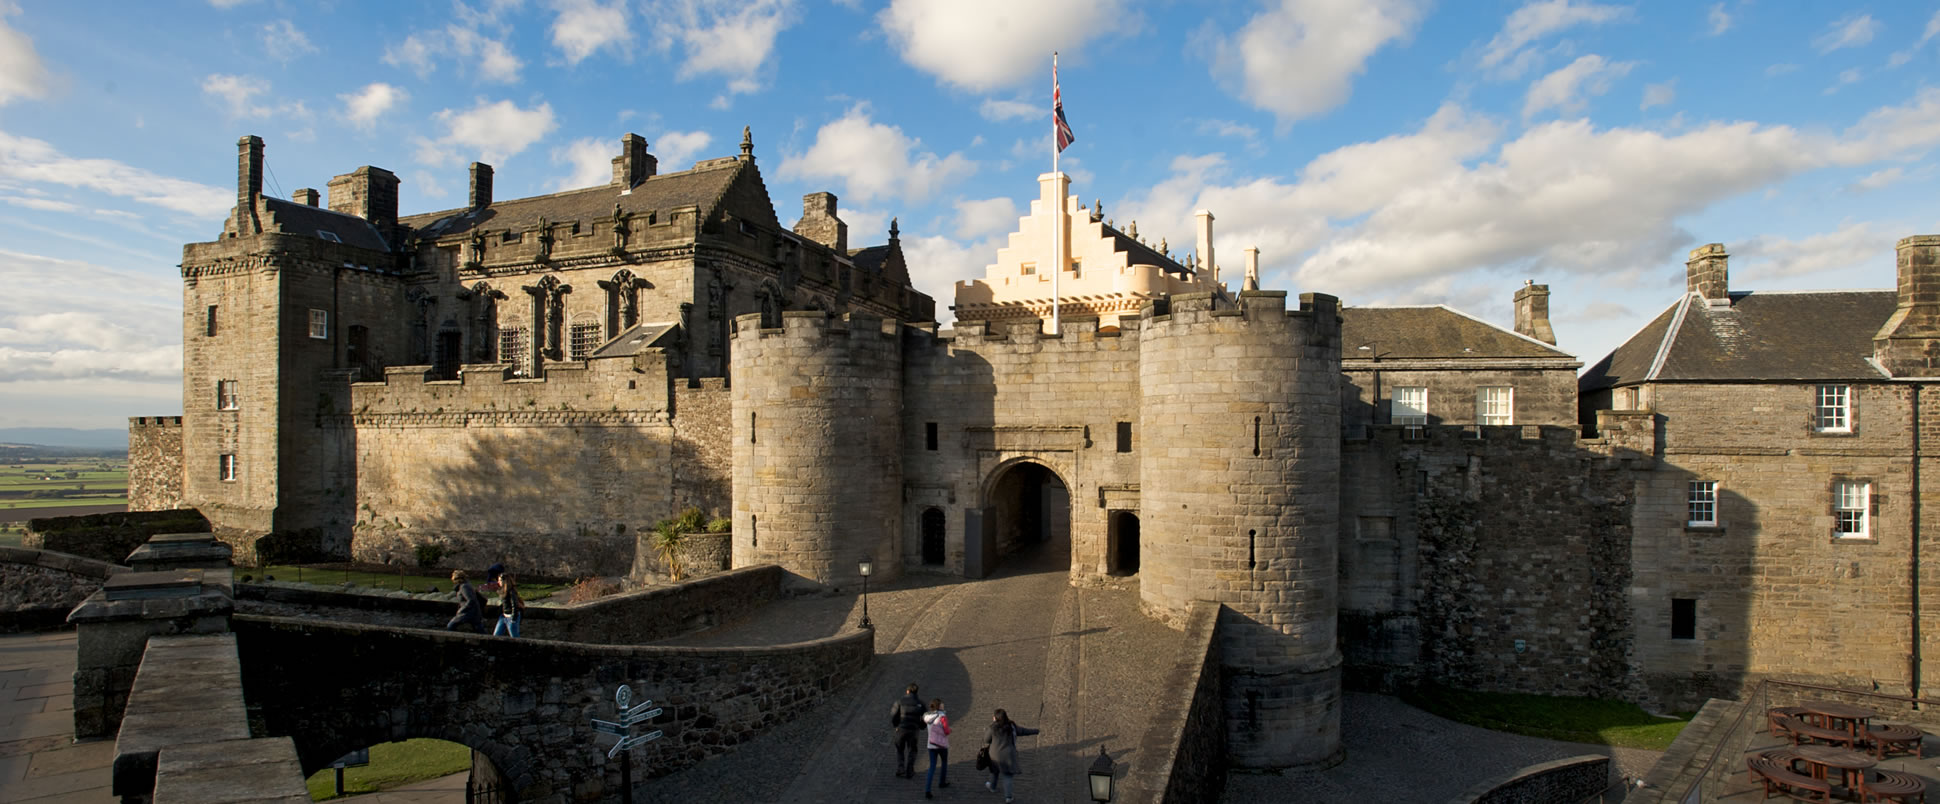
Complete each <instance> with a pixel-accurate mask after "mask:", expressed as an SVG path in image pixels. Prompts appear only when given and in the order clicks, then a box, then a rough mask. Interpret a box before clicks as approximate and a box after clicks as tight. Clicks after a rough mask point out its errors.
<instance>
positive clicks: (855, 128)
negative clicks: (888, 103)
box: [780, 105, 977, 202]
mask: <svg viewBox="0 0 1940 804" xmlns="http://www.w3.org/2000/svg"><path fill="white" fill-rule="evenodd" d="M921 145H922V142H921V141H920V140H917V139H914V138H912V137H909V136H908V135H905V134H904V133H903V130H902V129H901V128H898V127H895V126H888V125H883V124H881V123H877V122H874V121H872V120H870V119H869V109H868V107H867V106H866V105H857V106H856V107H855V108H852V109H850V110H849V113H848V114H846V115H844V116H843V117H842V118H841V119H839V120H836V121H834V122H832V123H829V124H827V125H824V126H822V128H821V129H820V130H818V131H816V132H815V144H814V145H811V146H809V149H808V151H807V152H805V153H802V154H798V155H784V156H783V158H782V162H781V173H780V175H781V176H783V177H787V178H794V179H840V180H842V182H843V183H844V187H845V189H844V191H843V195H844V196H845V197H853V198H854V199H855V200H856V201H864V202H866V201H869V200H871V199H874V198H902V199H906V200H911V201H921V200H923V199H925V198H928V197H930V196H931V195H934V194H935V193H936V191H938V190H940V189H942V188H943V187H944V186H946V185H948V184H950V183H952V182H955V181H957V180H959V179H962V178H964V177H967V176H969V175H970V174H972V173H975V172H976V170H977V163H976V162H974V161H972V160H970V159H969V158H967V157H965V156H964V155H963V153H962V152H960V151H957V152H951V153H950V154H949V155H948V156H942V157H939V156H937V155H936V154H934V153H931V152H928V151H921V152H916V151H917V149H918V148H919V147H921ZM912 152H915V153H912Z"/></svg>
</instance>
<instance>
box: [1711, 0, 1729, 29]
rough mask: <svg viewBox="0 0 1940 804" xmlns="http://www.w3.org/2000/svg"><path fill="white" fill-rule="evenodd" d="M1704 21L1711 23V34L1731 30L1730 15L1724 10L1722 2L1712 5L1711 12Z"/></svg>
mask: <svg viewBox="0 0 1940 804" xmlns="http://www.w3.org/2000/svg"><path fill="white" fill-rule="evenodd" d="M1705 21H1706V22H1708V23H1710V25H1711V35H1712V36H1717V35H1719V34H1722V33H1724V32H1725V31H1729V30H1731V15H1730V14H1728V13H1726V12H1725V10H1724V4H1723V3H1719V4H1717V5H1714V6H1712V7H1711V13H1710V14H1709V15H1708V16H1707V17H1706V18H1705Z"/></svg>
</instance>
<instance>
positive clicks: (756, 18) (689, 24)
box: [642, 0, 795, 93]
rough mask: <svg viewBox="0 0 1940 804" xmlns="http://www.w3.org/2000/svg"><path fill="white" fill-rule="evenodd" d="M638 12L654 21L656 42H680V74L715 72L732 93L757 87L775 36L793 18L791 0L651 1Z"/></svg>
mask: <svg viewBox="0 0 1940 804" xmlns="http://www.w3.org/2000/svg"><path fill="white" fill-rule="evenodd" d="M642 16H643V17H645V18H647V19H650V20H653V21H654V32H653V44H654V47H656V48H659V49H660V50H663V51H669V52H671V51H672V50H673V48H674V46H675V45H676V44H677V45H679V46H680V50H681V53H682V55H683V60H682V61H681V65H680V70H679V71H678V72H677V73H676V75H677V77H678V78H680V79H681V80H683V81H684V80H689V79H693V78H698V77H700V76H704V75H716V76H720V77H721V78H724V79H726V80H727V82H728V85H727V86H728V91H729V92H730V93H749V92H753V91H755V90H757V89H760V88H761V73H762V71H763V69H764V68H765V67H766V66H767V64H768V59H769V57H770V56H771V55H773V54H774V50H775V37H776V36H777V35H779V34H780V33H781V32H782V31H784V30H787V28H788V27H789V26H790V25H793V24H794V23H795V0H651V2H649V3H648V4H647V9H646V11H645V12H644V13H643V14H642Z"/></svg>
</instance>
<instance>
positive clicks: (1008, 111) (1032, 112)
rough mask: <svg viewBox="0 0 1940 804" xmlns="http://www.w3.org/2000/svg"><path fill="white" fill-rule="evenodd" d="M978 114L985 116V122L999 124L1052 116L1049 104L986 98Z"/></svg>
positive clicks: (978, 108)
mask: <svg viewBox="0 0 1940 804" xmlns="http://www.w3.org/2000/svg"><path fill="white" fill-rule="evenodd" d="M977 113H978V114H981V115H983V119H985V120H995V121H998V122H1003V121H1006V120H1027V119H1029V118H1032V117H1037V116H1039V115H1042V116H1043V117H1045V118H1046V119H1049V118H1050V116H1051V107H1050V105H1049V104H1036V103H1026V102H1024V101H1021V100H998V99H997V98H986V99H984V102H983V105H982V106H979V107H977ZM1067 116H1068V115H1067Z"/></svg>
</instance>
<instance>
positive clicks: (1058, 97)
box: [1051, 64, 1078, 153]
mask: <svg viewBox="0 0 1940 804" xmlns="http://www.w3.org/2000/svg"><path fill="white" fill-rule="evenodd" d="M1051 120H1052V125H1053V127H1054V128H1056V129H1057V137H1058V153H1064V149H1066V148H1069V147H1071V143H1074V142H1077V141H1078V137H1077V135H1074V134H1072V133H1071V124H1070V123H1067V122H1065V121H1064V95H1063V90H1061V89H1059V88H1058V68H1057V65H1056V64H1053V65H1051Z"/></svg>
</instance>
